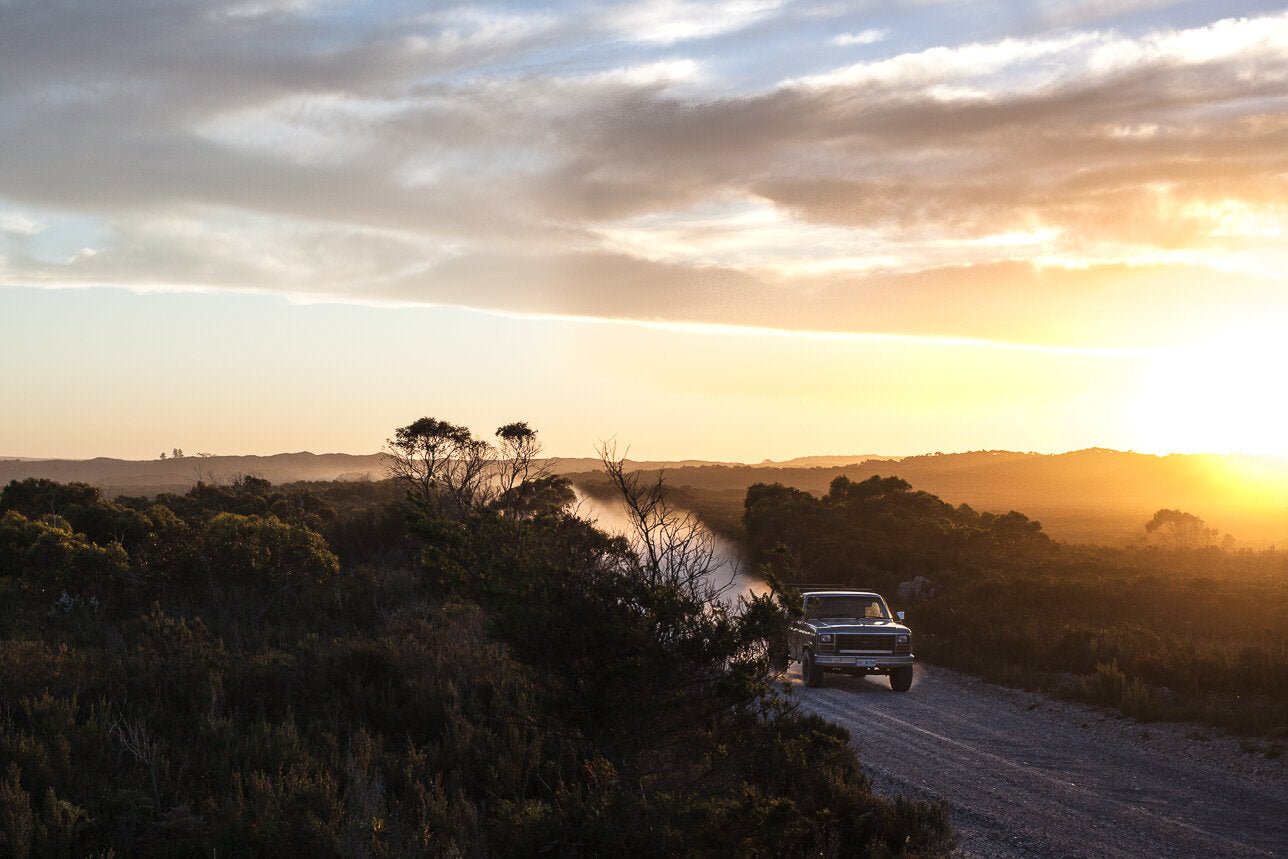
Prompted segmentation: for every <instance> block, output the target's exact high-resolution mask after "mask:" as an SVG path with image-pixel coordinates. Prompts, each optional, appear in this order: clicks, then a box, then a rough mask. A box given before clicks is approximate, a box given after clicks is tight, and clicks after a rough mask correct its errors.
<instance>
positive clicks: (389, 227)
mask: <svg viewBox="0 0 1288 859" xmlns="http://www.w3.org/2000/svg"><path fill="white" fill-rule="evenodd" d="M1286 107H1288V7H1285V5H1284V4H1283V3H1266V2H1239V1H1238V0H1236V2H1222V3H1212V2H1167V0H1115V2H1109V0H1029V2H969V3H968V2H955V0H905V2H899V1H898V0H715V2H688V0H639V2H626V3H618V4H607V3H580V2H569V3H550V4H543V5H537V4H529V3H496V4H465V5H451V4H436V3H435V4H426V3H404V2H399V0H388V2H367V3H349V2H329V0H231V2H229V0H202V2H185V0H164V2H161V0H148V2H143V0H113V2H111V3H103V2H73V0H57V2H51V0H0V367H2V368H3V369H2V370H0V403H3V404H4V406H3V409H4V417H3V420H0V455H9V456H49V457H55V456H57V457H92V456H99V455H104V456H117V457H125V458H151V457H155V456H156V455H157V454H158V453H159V452H160V451H163V450H170V449H171V448H174V447H180V448H183V449H185V450H187V451H188V452H190V453H191V452H194V451H205V452H212V453H229V454H234V453H261V454H268V453H276V452H282V451H295V450H312V451H315V452H328V451H349V452H371V451H374V450H377V449H378V448H379V447H380V446H381V444H382V443H383V441H384V439H385V438H386V437H388V436H389V435H391V434H392V431H393V429H394V428H395V427H397V426H400V425H403V424H406V423H409V422H411V421H412V420H414V419H415V418H417V417H420V416H421V415H431V416H434V417H437V418H441V419H445V420H450V421H452V422H454V423H460V424H465V425H468V426H471V427H473V428H474V429H475V430H476V431H477V432H479V433H480V434H489V433H490V431H491V429H492V428H494V427H495V426H499V425H500V424H502V423H507V422H509V421H512V420H526V421H528V422H529V423H530V424H531V425H533V426H534V427H535V428H537V429H538V430H539V431H540V433H541V436H542V438H543V439H544V440H545V443H546V446H547V449H548V450H549V451H550V452H552V453H556V454H559V455H563V456H585V455H593V451H594V447H595V445H596V444H597V443H598V442H600V441H602V440H606V439H610V438H611V439H615V440H616V441H617V443H618V444H619V446H622V447H629V449H630V451H631V455H632V456H634V457H638V458H654V459H662V458H666V459H674V458H686V457H694V458H708V459H726V460H739V461H748V462H756V461H760V460H761V459H765V458H773V459H784V458H788V457H791V456H798V455H808V454H831V453H835V454H843V453H844V454H849V453H880V454H891V455H899V454H915V453H923V452H932V451H945V452H946V451H956V450H978V449H1015V450H1034V451H1063V450H1075V449H1080V448H1085V447H1092V446H1100V447H1114V448H1119V449H1132V450H1139V451H1147V452H1155V453H1166V452H1173V451H1178V452H1197V451H1211V452H1227V451H1241V452H1251V453H1277V454H1288V405H1286V398H1285V397H1284V396H1283V393H1282V387H1283V385H1282V382H1281V380H1280V377H1281V376H1282V374H1283V370H1284V368H1285V367H1288V341H1286V338H1285V337H1284V332H1285V331H1288V274H1285V272H1288V242H1286V241H1285V238H1286V233H1285V229H1286V228H1288V111H1286V109H1285V108H1286Z"/></svg>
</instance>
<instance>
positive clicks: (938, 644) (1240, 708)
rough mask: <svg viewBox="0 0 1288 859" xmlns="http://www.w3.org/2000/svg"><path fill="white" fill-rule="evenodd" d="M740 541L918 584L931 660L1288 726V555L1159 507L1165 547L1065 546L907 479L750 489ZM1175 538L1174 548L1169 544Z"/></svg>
mask: <svg viewBox="0 0 1288 859" xmlns="http://www.w3.org/2000/svg"><path fill="white" fill-rule="evenodd" d="M743 524H744V528H745V540H746V544H747V546H748V548H749V551H750V552H751V554H752V555H753V556H754V559H755V561H756V562H757V563H759V564H762V565H766V566H768V567H769V568H770V569H772V570H773V571H774V572H775V573H776V574H777V575H778V576H779V577H780V578H782V579H784V580H797V581H814V582H836V583H842V584H849V585H857V586H866V587H874V588H877V589H879V590H881V591H883V592H885V593H886V594H887V595H888V596H890V597H894V596H895V595H896V594H897V593H898V592H899V586H900V584H901V583H904V582H912V581H913V580H914V579H915V578H916V577H917V576H924V577H926V578H927V579H928V580H929V582H928V583H921V587H919V588H916V589H912V588H908V589H906V591H905V592H906V593H908V596H907V597H906V598H905V599H904V600H902V601H899V602H901V605H900V606H899V607H900V608H906V609H908V610H909V620H910V622H911V623H912V625H913V627H914V628H915V630H916V641H915V644H916V647H915V649H916V651H917V653H918V655H919V656H923V657H926V658H928V659H931V660H933V661H936V662H940V663H943V664H946V665H951V666H955V667H958V668H962V669H966V670H969V671H973V672H976V673H979V674H982V675H984V676H986V677H989V678H991V679H995V680H1000V681H1004V682H1009V683H1014V684H1019V685H1026V686H1040V687H1043V688H1046V689H1048V690H1050V691H1054V692H1057V693H1059V694H1063V695H1068V696H1072V697H1075V698H1081V699H1084V700H1091V701H1095V702H1098V703H1103V704H1107V705H1110V706H1115V707H1118V708H1120V709H1121V710H1122V711H1123V712H1124V713H1127V714H1129V715H1131V716H1134V717H1137V718H1141V719H1160V718H1166V719H1200V720H1203V721H1206V722H1209V723H1211V724H1214V725H1219V726H1224V727H1227V728H1230V729H1233V730H1236V731H1240V732H1246V733H1257V734H1269V735H1280V734H1285V733H1288V727H1286V726H1288V556H1286V555H1284V554H1283V553H1280V552H1275V551H1266V552H1255V553H1254V552H1249V551H1229V550H1226V549H1220V548H1217V547H1215V546H1210V545H1207V544H1209V543H1211V542H1212V540H1213V538H1214V535H1213V533H1212V532H1211V531H1209V530H1208V529H1206V527H1205V526H1204V524H1203V522H1202V520H1200V519H1198V518H1197V517H1194V516H1192V515H1190V514H1185V513H1181V512H1180V511H1175V510H1162V511H1159V514H1158V515H1156V516H1155V517H1154V519H1153V520H1151V521H1150V523H1149V524H1148V525H1144V523H1142V527H1143V529H1147V530H1148V531H1149V532H1150V533H1154V532H1158V533H1160V534H1162V535H1163V536H1165V537H1166V543H1165V544H1164V546H1165V547H1160V546H1143V547H1134V548H1124V549H1111V548H1106V547H1094V546H1078V545H1068V544H1061V543H1057V542H1055V541H1052V540H1050V539H1049V538H1048V537H1047V536H1046V535H1045V534H1044V533H1043V532H1042V530H1041V526H1040V525H1039V523H1038V522H1035V521H1032V520H1030V519H1028V518H1027V517H1025V516H1023V515H1021V514H1019V513H1015V512H1011V513H1007V514H1004V515H994V514H990V513H979V512H976V511H974V510H972V509H971V508H969V507H967V506H965V505H961V506H958V507H953V506H952V505H950V504H947V503H945V502H943V501H942V500H940V499H939V498H937V497H935V496H934V495H930V494H929V493H926V492H920V491H916V490H914V489H913V488H912V487H911V486H910V485H909V484H908V483H907V482H905V481H903V480H900V479H899V478H897V477H884V478H883V477H876V476H874V477H870V478H868V479H867V480H863V481H858V482H855V481H851V480H849V479H848V478H846V477H838V478H837V479H835V480H834V481H833V482H832V485H831V487H830V489H829V491H828V492H827V493H826V494H825V495H823V496H822V497H815V496H814V495H811V494H809V493H807V492H803V491H800V490H797V489H792V488H790V487H786V486H782V485H779V484H772V485H767V484H757V485H755V486H752V487H751V488H750V489H749V490H748V491H747V494H746V498H745V507H744V517H743ZM1166 547H1170V548H1166Z"/></svg>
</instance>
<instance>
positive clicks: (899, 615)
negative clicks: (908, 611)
mask: <svg viewBox="0 0 1288 859" xmlns="http://www.w3.org/2000/svg"><path fill="white" fill-rule="evenodd" d="M894 616H895V617H897V618H899V620H903V618H904V614H903V612H901V611H897V612H895V613H894Z"/></svg>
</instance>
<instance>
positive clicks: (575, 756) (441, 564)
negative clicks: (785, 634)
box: [0, 419, 953, 857]
mask: <svg viewBox="0 0 1288 859" xmlns="http://www.w3.org/2000/svg"><path fill="white" fill-rule="evenodd" d="M435 436H439V437H442V436H447V437H448V438H447V441H446V443H448V444H453V445H466V446H470V447H471V450H470V451H469V455H471V456H474V457H476V459H475V460H474V461H473V462H472V463H471V464H469V465H470V468H469V470H461V458H460V457H459V456H448V457H447V458H446V459H445V460H444V459H442V458H437V452H434V453H433V454H432V456H433V457H435V458H434V459H433V461H432V462H429V461H427V457H426V454H427V453H428V448H427V447H426V444H430V443H433V441H434V437H435ZM497 438H498V441H497V442H495V443H481V442H477V441H475V440H474V439H472V438H471V437H470V436H469V433H468V431H465V430H463V428H460V427H454V426H452V425H450V424H446V423H443V422H438V421H433V420H432V419H423V420H422V421H417V422H415V423H413V424H411V425H409V426H408V427H404V428H402V429H400V430H399V431H398V433H397V435H396V436H395V442H407V445H406V446H405V447H402V448H398V447H396V445H394V444H391V452H393V453H395V454H398V453H401V454H402V455H404V456H405V457H406V458H407V460H406V461H404V462H403V466H404V467H405V468H404V471H403V472H396V473H400V474H401V475H402V476H404V477H405V478H407V479H406V480H404V481H399V482H395V481H386V482H382V483H353V484H339V483H337V484H308V485H304V484H301V485H294V486H289V487H275V486H272V485H270V484H269V483H268V482H267V481H264V480H259V479H256V478H253V477H247V478H243V479H240V480H238V481H236V482H234V483H231V484H229V485H224V486H219V485H211V484H208V483H202V484H198V485H197V486H196V487H194V488H193V489H192V490H191V491H190V492H187V493H185V494H182V495H162V496H158V497H156V498H152V499H145V498H132V499H130V498H126V499H117V500H115V501H111V500H107V499H104V498H102V497H101V496H100V495H99V493H98V492H97V491H96V490H95V489H94V488H93V487H90V486H86V485H77V484H58V483H53V482H50V481H47V480H27V481H21V482H14V483H10V484H9V485H8V487H6V488H5V489H4V491H3V494H0V517H2V518H0V690H3V693H2V694H0V855H6V856H8V855H12V856H17V857H26V856H47V855H77V856H85V855H101V856H107V855H131V856H133V855H140V856H148V855H158V856H159V855H184V856H190V855H206V856H214V855H218V856H225V855H266V856H267V855H273V856H275V855H288V854H289V855H311V856H312V855H317V856H326V855H343V856H401V855H417V856H420V855H443V856H462V855H464V856H475V855H478V856H482V855H513V856H526V855H537V854H541V855H560V856H564V855H571V856H575V855H605V854H615V855H677V854H678V855H694V856H700V855H722V856H723V855H748V856H792V855H806V854H808V855H873V856H884V855H908V856H915V855H940V854H942V853H943V852H945V851H946V850H948V849H949V848H950V847H951V845H952V843H953V836H952V833H951V831H950V829H949V827H948V825H947V823H946V820H945V817H944V814H943V811H942V809H940V808H939V807H936V806H930V805H926V804H923V803H918V802H909V801H903V800H900V801H898V802H888V801H886V800H883V799H881V798H879V797H876V796H874V795H873V794H872V793H871V791H870V790H869V788H868V784H867V781H866V779H865V778H864V776H863V774H862V772H861V770H860V768H859V765H858V762H857V760H856V759H855V756H854V753H853V751H852V749H851V748H850V746H849V745H848V742H847V740H848V738H847V737H846V735H845V733H844V731H842V730H841V729H839V728H837V727H835V726H833V725H830V724H828V723H826V722H824V721H822V720H820V719H818V718H815V717H812V716H804V715H801V714H798V713H796V712H794V711H793V709H792V708H791V707H790V706H789V703H788V702H787V701H786V700H784V698H783V697H781V695H780V694H779V693H778V691H777V690H776V688H775V686H774V684H773V682H772V681H771V680H770V679H769V678H770V675H769V672H768V671H767V665H766V652H765V645H764V642H765V640H766V639H767V638H770V637H772V636H773V635H775V634H777V632H778V631H779V630H781V626H782V624H783V623H784V620H785V615H784V613H783V609H782V607H781V606H780V605H779V604H778V603H776V602H775V601H773V600H772V599H769V598H764V599H760V600H753V601H751V602H750V603H744V604H742V605H741V606H739V607H736V608H730V607H728V606H725V605H724V604H723V603H721V602H720V601H718V600H712V599H711V596H712V594H711V591H710V590H709V588H708V586H707V583H706V581H705V580H704V579H703V577H702V576H701V575H695V573H697V572H699V571H700V565H701V563H702V556H701V553H700V552H697V553H695V552H693V551H689V550H687V549H686V550H684V551H679V552H676V551H671V549H673V548H674V547H676V546H689V547H693V546H700V545H701V543H700V541H697V542H693V541H692V540H690V541H689V542H688V543H685V542H684V540H685V535H684V534H683V533H682V532H681V530H677V529H681V528H682V527H683V520H682V519H679V520H677V519H675V518H674V517H670V518H668V517H669V514H668V513H667V510H668V508H667V507H666V504H665V503H664V501H661V502H659V504H657V505H653V506H650V504H649V501H650V499H652V498H653V497H654V496H652V495H651V494H650V493H651V492H652V491H653V488H654V487H653V485H652V484H641V483H639V482H632V479H631V478H630V476H629V475H626V474H624V473H623V472H622V471H620V470H619V471H618V472H617V473H616V476H615V479H616V480H617V481H618V485H619V488H620V489H621V490H622V491H623V492H632V491H633V492H636V493H637V496H636V501H637V502H638V503H637V508H638V510H639V513H640V516H641V517H642V518H641V519H640V521H639V524H640V525H641V526H642V527H641V528H640V537H639V540H640V541H643V542H638V541H637V543H636V544H635V545H631V544H630V543H629V542H628V541H627V540H625V539H623V538H615V537H609V536H607V535H605V534H603V533H601V532H599V531H596V530H595V529H594V528H593V527H592V526H590V525H589V524H588V523H586V522H584V521H581V520H579V519H577V518H575V517H574V516H573V515H571V514H570V513H568V512H567V506H566V502H567V500H568V498H569V497H570V496H569V490H568V486H567V484H566V482H564V481H561V480H559V479H557V478H552V477H550V476H549V475H545V474H541V473H538V472H537V471H535V470H526V469H519V470H518V471H517V472H516V471H515V470H514V466H515V460H516V458H519V457H522V456H524V455H526V454H525V452H528V453H530V452H531V451H533V450H534V449H535V433H533V432H532V431H531V430H530V429H528V428H527V427H526V425H519V424H515V425H510V426H509V427H505V428H502V431H500V432H499V433H498V437H497ZM475 466H477V468H475ZM480 475H481V476H480ZM506 475H510V477H511V478H512V479H511V480H510V482H509V483H506V482H505V481H506V480H507V478H506ZM410 486H414V488H413V489H412V490H411V491H408V487H410ZM677 541H679V542H677ZM641 550H643V551H641Z"/></svg>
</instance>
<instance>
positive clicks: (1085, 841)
mask: <svg viewBox="0 0 1288 859" xmlns="http://www.w3.org/2000/svg"><path fill="white" fill-rule="evenodd" d="M789 680H790V681H791V682H792V684H793V686H794V694H795V695H796V696H797V698H798V700H799V701H800V703H801V706H802V707H803V708H804V709H807V710H811V711H813V712H816V713H818V714H819V715H821V716H823V717H825V718H827V719H828V720H830V721H832V722H835V723H837V724H839V725H842V726H843V727H845V728H846V729H847V730H849V731H850V734H851V737H852V740H853V743H854V745H855V747H856V748H857V749H858V752H859V758H860V760H861V761H862V763H863V769H864V771H865V772H866V773H867V774H868V776H869V778H871V780H872V783H873V787H874V788H875V789H876V790H877V792H878V793H881V794H884V795H887V796H895V795H898V794H903V795H905V796H910V797H919V798H936V799H941V800H943V801H944V802H945V803H946V804H947V806H948V809H949V813H950V815H951V817H952V820H953V823H954V824H955V825H956V826H957V828H958V831H959V832H960V833H961V836H962V845H961V847H962V853H963V854H964V855H965V856H972V857H973V856H978V857H990V859H992V857H1014V856H1025V857H1039V856H1054V857H1133V859H1134V857H1155V856H1158V857H1189V856H1194V857H1198V856H1203V857H1212V856H1221V857H1227V856H1263V857H1264V856H1280V857H1288V753H1285V754H1282V755H1280V756H1279V757H1277V758H1267V757H1266V756H1264V755H1263V754H1260V753H1248V752H1242V751H1240V750H1239V742H1238V741H1237V740H1236V739H1234V738H1230V737H1224V736H1220V735H1218V734H1217V733H1216V732H1214V731H1211V730H1208V729H1203V728H1200V727H1198V726H1195V725H1176V724H1162V723H1155V724H1149V725H1142V724H1139V723H1136V722H1131V721H1128V720H1125V719H1121V718H1117V717H1115V716H1113V715H1112V714H1110V713H1109V712H1108V711H1101V710H1097V709H1095V708H1091V707H1084V706H1081V705H1076V704H1069V703H1064V702H1058V701H1052V700H1050V699H1047V698H1044V697H1042V696H1040V695H1037V694H1033V693H1028V692H1022V691H1018V690H1012V689H1004V688H1001V687H997V686H992V685H990V684H987V683H984V682H983V681H981V680H977V679H975V678H973V677H970V676H968V675H964V674H960V673H957V672H954V671H949V670H948V669H944V668H938V667H933V666H924V665H919V666H918V667H917V674H916V680H915V681H914V685H913V687H912V691H910V692H907V693H904V694H899V693H895V692H891V691H890V686H889V682H888V681H887V679H886V678H884V677H872V678H863V679H859V678H849V677H843V676H841V675H836V674H829V675H828V676H827V680H826V685H825V686H824V687H823V688H819V689H806V688H805V687H804V686H802V685H801V683H800V676H799V673H798V672H797V669H796V668H795V667H794V668H793V669H792V671H791V673H790V674H789ZM1281 742H1282V741H1281Z"/></svg>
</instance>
